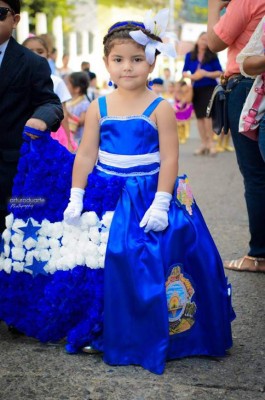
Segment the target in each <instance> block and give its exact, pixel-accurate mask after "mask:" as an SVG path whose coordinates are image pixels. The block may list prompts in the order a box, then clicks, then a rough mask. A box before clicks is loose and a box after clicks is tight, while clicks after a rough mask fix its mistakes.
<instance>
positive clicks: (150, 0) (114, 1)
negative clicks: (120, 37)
mask: <svg viewBox="0 0 265 400" xmlns="http://www.w3.org/2000/svg"><path fill="white" fill-rule="evenodd" d="M98 2H99V3H100V4H102V5H104V6H106V7H111V6H112V5H115V6H116V7H122V8H123V7H124V8H125V7H128V6H133V7H136V8H144V9H146V10H154V12H157V11H159V10H161V9H162V8H167V7H169V0H168V1H165V0H141V1H137V2H135V4H134V2H133V1H131V0H98ZM183 2H184V0H174V13H175V17H177V16H178V13H179V11H180V10H181V8H182V5H183Z"/></svg>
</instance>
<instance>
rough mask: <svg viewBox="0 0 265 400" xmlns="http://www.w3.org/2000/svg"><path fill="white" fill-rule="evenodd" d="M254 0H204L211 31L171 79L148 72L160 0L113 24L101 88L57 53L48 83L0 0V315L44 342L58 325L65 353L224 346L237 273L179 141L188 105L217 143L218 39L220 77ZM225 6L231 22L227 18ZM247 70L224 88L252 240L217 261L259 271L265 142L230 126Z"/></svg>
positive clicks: (152, 367) (161, 50)
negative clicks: (182, 168)
mask: <svg viewBox="0 0 265 400" xmlns="http://www.w3.org/2000/svg"><path fill="white" fill-rule="evenodd" d="M239 1H240V5H241V7H242V10H245V12H246V13H247V12H249V9H250V8H251V7H253V14H252V15H251V16H250V18H248V19H244V18H243V16H242V20H241V21H239V18H238V16H237V13H236V10H237V4H236V3H237V2H239ZM249 3H250V0H232V2H231V3H229V2H223V1H221V0H220V1H217V0H209V26H208V33H207V35H206V33H203V34H201V35H200V37H199V38H198V41H197V43H196V44H195V48H194V50H193V51H192V52H190V53H189V54H187V56H186V60H185V65H184V69H183V79H181V81H180V82H174V81H173V82H172V80H171V78H170V71H169V70H168V69H165V77H164V80H163V79H162V78H160V77H159V78H156V79H150V76H152V73H153V71H154V69H155V64H156V59H157V57H158V56H159V54H162V55H164V56H167V57H175V56H176V53H175V48H174V46H173V44H167V45H164V44H163V38H164V35H165V31H166V24H167V21H168V17H169V10H167V9H163V10H161V11H159V12H158V13H157V14H156V15H155V16H154V17H151V16H150V14H148V15H147V17H146V18H145V20H144V22H137V21H131V20H130V21H122V22H117V23H115V24H114V25H112V26H111V27H110V28H109V29H108V31H107V32H106V35H105V36H104V38H103V46H104V63H105V67H106V70H107V71H108V73H109V76H110V85H111V89H110V90H106V88H104V90H105V92H104V94H102V93H101V94H100V93H99V92H98V90H97V88H96V84H95V80H96V76H95V74H94V73H93V72H91V71H90V65H89V63H87V62H84V63H82V65H81V66H80V71H77V72H73V71H71V70H69V68H68V59H67V55H65V56H66V57H65V63H64V66H63V68H62V69H61V77H60V78H59V81H58V80H57V83H58V88H57V89H56V93H57V94H55V89H54V90H53V88H55V86H56V79H55V77H54V75H56V70H55V71H52V70H51V68H50V67H49V64H48V62H47V60H48V59H49V47H48V45H47V43H46V42H45V39H44V38H43V37H38V36H34V37H31V38H29V39H27V40H26V41H25V42H24V43H23V44H21V45H20V44H18V43H17V42H16V40H15V39H14V38H13V37H12V31H13V29H15V28H16V26H17V24H18V23H19V20H20V1H19V0H6V1H5V2H3V1H0V65H1V69H0V74H2V73H3V74H5V75H4V76H5V80H4V79H2V80H0V90H2V91H3V90H5V97H4V101H2V102H1V106H0V132H1V134H0V193H1V197H0V210H1V214H0V217H1V232H2V236H1V247H0V320H2V321H4V322H5V323H6V324H7V325H8V326H9V328H10V329H15V330H17V331H19V332H20V333H22V334H25V335H28V336H30V337H34V338H37V339H39V340H40V341H42V342H44V343H45V342H49V341H53V342H54V341H60V340H62V339H64V340H65V341H66V346H65V348H66V351H67V352H68V353H77V352H79V351H84V352H95V351H98V352H101V353H102V354H103V360H104V361H105V362H106V363H108V364H110V365H128V364H136V365H141V366H142V367H143V368H145V369H147V370H149V371H151V372H153V373H156V374H162V373H163V372H164V369H165V365H166V361H167V360H172V359H177V358H181V357H186V356H202V355H204V356H214V357H221V356H225V355H226V351H227V350H228V349H229V348H230V347H231V346H232V333H231V322H232V321H233V319H234V318H235V314H234V311H233V307H232V304H231V285H230V284H229V282H228V281H227V278H226V276H225V270H224V267H223V262H222V260H221V257H220V255H219V252H218V250H217V248H216V246H215V243H214V241H213V238H212V236H211V234H210V232H209V230H208V228H207V225H206V223H205V221H204V218H203V216H202V214H201V211H200V210H199V207H198V205H197V203H196V201H195V199H194V196H193V194H192V190H191V186H190V184H189V181H188V178H187V176H186V175H181V176H179V174H178V170H179V165H178V163H179V141H180V142H181V143H185V141H186V140H187V138H188V136H189V120H190V118H191V116H192V112H193V110H194V112H195V115H196V119H197V124H198V130H199V134H200V138H201V147H200V148H199V149H198V150H196V151H195V155H205V154H210V155H213V154H214V153H215V151H214V149H213V132H212V129H211V126H210V121H207V120H206V115H205V113H206V109H205V108H206V105H207V102H208V100H209V97H210V96H211V93H212V91H213V88H214V86H215V85H216V84H217V80H216V79H217V78H218V77H219V76H220V73H221V72H222V69H221V66H220V63H219V61H218V57H217V55H216V54H215V53H214V52H215V51H219V50H221V49H222V48H224V47H227V46H228V44H229V53H228V66H227V69H226V71H225V75H226V77H227V81H228V84H229V82H231V79H234V78H235V74H237V75H238V74H240V71H239V66H238V65H237V64H236V63H235V61H234V59H235V55H236V53H238V52H239V50H241V49H242V48H243V46H244V45H245V44H246V43H247V40H248V39H249V38H250V36H251V34H252V33H253V31H254V30H255V28H256V26H257V24H258V23H259V21H260V20H261V18H262V17H263V16H264V12H265V4H264V1H263V0H257V1H256V3H257V5H256V6H255V7H254V6H253V5H252V6H251V7H249ZM242 4H243V5H242ZM223 7H227V12H226V14H225V15H224V16H223V17H220V15H219V14H220V11H221V10H222V8H223ZM229 17H230V18H234V19H235V20H237V22H238V23H237V24H232V28H231V30H230V31H229V30H228V29H227V26H228V24H227V19H228V18H229ZM246 21H250V22H249V23H248V22H246ZM244 24H245V31H246V32H245V33H246V34H245V35H243V39H244V40H243V41H242V40H240V41H239V43H240V46H239V45H238V44H237V38H238V36H239V35H241V33H242V26H243V25H244ZM157 26H158V27H161V29H156V27H157ZM229 26H231V25H229ZM236 29H237V30H236ZM143 43H144V44H143ZM235 43H236V44H235ZM210 49H211V50H210ZM35 53H37V54H35ZM22 58H23V63H22V62H20V60H21V59H22ZM260 58H261V60H260ZM53 61H54V60H53ZM50 65H53V66H54V64H53V63H50ZM263 67H264V55H259V56H258V60H256V58H255V56H254V59H252V60H251V62H249V64H248V63H246V62H245V61H244V67H243V68H244V69H245V72H246V73H250V74H257V73H260V70H262V68H263ZM54 72H55V74H54ZM230 78H231V79H230ZM187 80H188V82H187ZM92 81H94V86H92V87H91V82H92ZM9 82H11V83H12V84H11V85H9V86H8V84H9ZM252 83H253V79H251V78H242V79H241V80H239V81H238V85H237V86H236V87H235V86H234V87H233V90H232V89H231V93H230V95H229V102H230V106H229V107H230V108H229V112H230V114H229V122H230V125H229V126H230V130H231V134H232V137H233V141H234V144H235V147H236V154H237V158H238V162H239V167H240V170H241V172H242V174H243V176H244V183H245V187H246V200H247V204H248V214H249V224H250V233H251V241H250V252H249V254H248V255H247V256H244V257H243V258H242V259H240V260H233V261H230V262H228V263H226V264H225V267H226V268H228V269H233V270H244V271H252V272H264V271H265V265H264V264H265V243H264V240H265V238H264V222H265V221H264V218H265V212H264V205H265V197H264V196H265V193H264V182H265V179H264V178H265V164H264V160H263V159H262V155H261V152H260V150H259V145H260V146H261V147H262V141H261V144H260V142H259V141H254V140H252V139H250V138H248V137H247V136H245V135H241V134H240V135H239V134H238V121H239V116H240V112H241V109H242V106H243V101H244V100H245V98H243V97H244V96H245V97H246V88H250V87H251V84H252ZM89 85H90V86H89ZM60 86H61V87H63V90H62V89H59V87H60ZM163 86H164V87H163ZM241 86H242V87H241ZM89 87H90V89H91V90H90V91H89ZM243 93H244V95H243ZM14 94H15V95H14ZM239 100H240V101H239ZM235 105H236V106H235ZM240 107H241V109H240ZM235 108H236V112H235ZM59 129H61V131H60V132H58V130H59ZM178 129H179V135H178V134H177V131H178ZM51 132H53V133H52V135H51V134H50V133H51ZM69 150H70V151H69ZM209 305H210V306H209ZM117 338H118V339H117Z"/></svg>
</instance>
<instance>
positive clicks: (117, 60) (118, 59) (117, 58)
mask: <svg viewBox="0 0 265 400" xmlns="http://www.w3.org/2000/svg"><path fill="white" fill-rule="evenodd" d="M113 61H115V62H117V63H119V62H121V58H120V57H115V58H114V60H113Z"/></svg>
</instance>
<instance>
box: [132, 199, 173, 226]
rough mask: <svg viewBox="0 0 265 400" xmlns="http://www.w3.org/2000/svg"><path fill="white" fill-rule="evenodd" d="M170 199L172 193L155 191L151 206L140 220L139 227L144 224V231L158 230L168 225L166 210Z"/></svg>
mask: <svg viewBox="0 0 265 400" xmlns="http://www.w3.org/2000/svg"><path fill="white" fill-rule="evenodd" d="M171 199H172V194H170V193H167V192H156V194H155V198H154V200H153V202H152V204H151V206H150V207H149V208H148V210H147V211H146V213H145V214H144V217H143V219H142V221H141V222H140V228H143V227H144V226H145V229H144V231H145V232H149V231H154V232H160V231H163V230H165V229H166V228H167V226H168V210H169V206H170V201H171Z"/></svg>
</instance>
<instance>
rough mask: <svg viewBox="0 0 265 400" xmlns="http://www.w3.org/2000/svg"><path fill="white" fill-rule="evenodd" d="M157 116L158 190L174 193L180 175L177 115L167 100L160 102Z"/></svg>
mask: <svg viewBox="0 0 265 400" xmlns="http://www.w3.org/2000/svg"><path fill="white" fill-rule="evenodd" d="M155 117H156V123H157V127H158V133H159V150H160V160H161V164H160V171H159V178H158V186H157V191H159V192H168V193H171V194H172V192H173V188H174V184H175V181H176V178H177V176H178V156H179V143H178V132H177V122H176V117H175V113H174V111H173V109H172V108H171V106H170V105H169V104H168V102H167V101H162V102H161V103H160V104H159V106H158V107H157V109H156V112H155Z"/></svg>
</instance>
